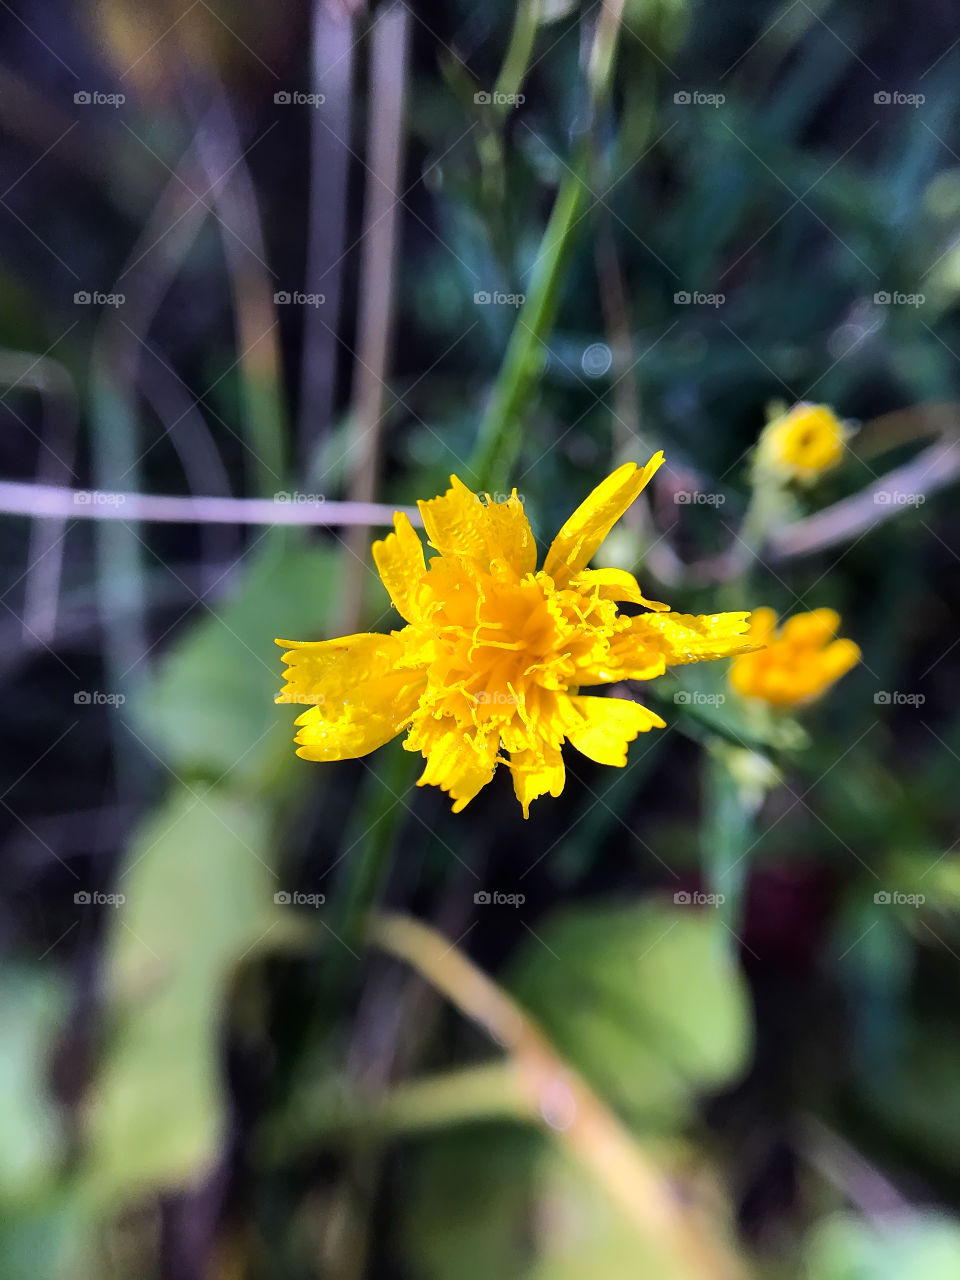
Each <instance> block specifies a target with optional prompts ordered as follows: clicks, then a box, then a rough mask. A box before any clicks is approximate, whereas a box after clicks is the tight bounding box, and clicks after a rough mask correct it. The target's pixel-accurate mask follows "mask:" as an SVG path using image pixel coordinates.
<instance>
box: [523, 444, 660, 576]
mask: <svg viewBox="0 0 960 1280" xmlns="http://www.w3.org/2000/svg"><path fill="white" fill-rule="evenodd" d="M662 463H663V454H662V453H655V454H654V455H653V457H652V458H651V459H650V461H649V462H648V463H647V465H646V466H645V467H644V468H643V469H642V470H641V469H639V468H638V467H637V464H636V463H635V462H627V463H625V464H624V465H623V466H622V467H618V468H617V470H616V471H614V472H613V474H612V475H609V476H607V478H606V480H604V481H603V483H602V484H599V485H597V487H596V488H595V489H594V490H593V492H592V493H591V494H590V495H589V497H588V498H587V499H586V500H585V501H584V502H581V504H580V506H579V507H577V509H576V511H575V512H574V513H573V515H572V516H571V517H570V519H569V520H568V521H567V522H566V523H565V524H564V526H563V528H562V529H561V530H560V532H559V533H558V534H557V536H556V537H555V538H554V540H553V542H552V544H551V546H550V550H549V551H548V552H547V558H546V560H545V561H544V563H543V568H544V572H546V573H548V574H549V575H550V577H551V578H553V580H554V582H555V583H556V584H557V586H565V585H566V583H567V581H568V580H569V579H570V577H571V576H572V575H573V574H575V573H577V571H578V570H580V569H584V568H586V566H587V565H588V564H589V563H590V560H591V559H592V558H593V555H594V553H595V552H596V550H597V548H598V547H599V546H600V543H601V542H603V540H604V538H605V537H606V536H607V534H608V533H609V532H610V530H611V529H612V528H613V526H614V525H615V524H616V523H617V521H618V520H619V519H620V517H621V516H622V515H623V513H624V512H625V511H626V509H627V507H629V506H630V504H631V503H632V502H633V501H634V500H635V499H636V497H637V495H638V494H639V493H640V491H641V490H642V489H643V488H644V486H645V485H646V484H647V482H648V481H649V480H650V478H651V476H653V475H654V473H655V472H656V471H657V470H658V469H659V467H660V466H661V464H662Z"/></svg>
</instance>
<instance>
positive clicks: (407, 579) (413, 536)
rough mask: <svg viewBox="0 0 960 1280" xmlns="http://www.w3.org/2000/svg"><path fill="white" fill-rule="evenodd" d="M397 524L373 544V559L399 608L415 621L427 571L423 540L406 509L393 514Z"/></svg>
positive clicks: (404, 615)
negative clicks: (419, 596)
mask: <svg viewBox="0 0 960 1280" xmlns="http://www.w3.org/2000/svg"><path fill="white" fill-rule="evenodd" d="M393 527H394V530H395V532H393V533H388V534H387V536H386V537H385V538H384V539H382V541H380V542H375V543H374V544H373V559H374V563H375V564H376V566H377V570H378V572H379V574H380V579H381V581H382V582H383V585H384V586H385V587H386V588H387V590H388V591H389V592H390V599H391V600H392V601H393V603H394V605H395V607H396V609H397V612H398V613H399V614H400V616H401V617H402V618H406V620H407V621H408V622H412V621H413V620H414V618H415V617H416V616H417V605H416V601H417V591H418V589H419V586H420V580H421V578H422V577H423V575H424V574H425V573H426V571H427V566H426V563H425V561H424V558H423V543H422V542H421V541H420V538H419V536H418V534H417V531H416V530H415V529H414V527H413V525H412V524H411V523H410V520H409V518H408V517H407V516H406V515H405V514H404V513H403V512H402V511H398V512H397V514H396V515H395V516H394V517H393Z"/></svg>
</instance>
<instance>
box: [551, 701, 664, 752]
mask: <svg viewBox="0 0 960 1280" xmlns="http://www.w3.org/2000/svg"><path fill="white" fill-rule="evenodd" d="M564 727H565V729H566V732H567V737H568V738H569V739H570V741H571V742H572V743H573V745H574V746H575V747H576V748H577V750H578V751H579V752H581V753H582V754H583V755H585V756H589V758H590V759H591V760H596V762H597V764H609V765H615V766H617V767H618V768H622V767H623V766H624V765H625V764H626V763H627V743H628V742H632V741H633V740H634V738H635V737H636V736H637V734H638V733H646V732H647V730H648V729H654V728H656V729H663V728H665V727H666V721H665V720H662V719H661V718H660V716H658V715H657V714H656V713H655V712H653V711H650V710H649V709H648V708H647V707H644V706H641V704H640V703H639V702H630V701H629V700H628V699H626V698H592V697H573V698H567V699H566V706H565V707H564Z"/></svg>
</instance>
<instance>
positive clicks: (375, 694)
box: [277, 453, 751, 817]
mask: <svg viewBox="0 0 960 1280" xmlns="http://www.w3.org/2000/svg"><path fill="white" fill-rule="evenodd" d="M662 462H663V454H662V453H658V454H656V455H655V456H654V457H653V458H651V459H650V461H649V462H648V463H647V465H646V466H645V467H643V468H638V467H637V465H636V464H635V463H632V462H631V463H627V464H626V465H625V466H622V467H620V468H619V469H618V470H616V471H614V472H613V474H612V475H610V476H608V477H607V479H606V480H604V481H603V483H602V484H600V485H598V487H597V488H596V489H594V491H593V492H592V493H591V494H590V496H589V497H588V498H587V500H586V501H585V502H584V503H582V505H581V506H580V507H578V508H577V510H576V511H575V512H574V513H573V515H572V516H571V517H570V519H569V520H568V521H567V522H566V524H565V525H564V526H563V528H562V529H561V530H560V532H559V533H558V534H557V536H556V538H554V540H553V543H552V545H551V547H550V549H549V551H548V552H547V557H546V560H545V561H544V564H543V568H542V569H540V570H539V571H538V570H537V548H536V544H535V542H534V539H533V534H532V532H531V530H530V525H529V523H528V521H527V517H526V515H525V514H524V510H523V504H522V502H520V500H519V499H518V498H517V495H516V490H514V492H513V493H512V494H511V496H510V497H509V498H508V499H507V501H505V502H493V501H491V500H490V498H489V495H487V496H486V498H485V500H481V499H479V498H478V497H477V496H476V495H475V494H474V493H472V492H471V491H470V490H469V489H468V488H467V487H466V485H464V484H463V483H462V482H461V481H460V480H458V479H457V477H456V476H451V478H450V483H451V488H450V489H448V490H447V492H446V493H445V494H443V495H442V496H440V497H438V498H434V499H433V500H432V501H430V502H421V503H420V504H419V506H420V511H421V514H422V516H423V523H424V526H425V528H426V532H427V536H428V538H429V539H430V544H431V545H432V546H433V547H434V548H435V550H436V551H437V552H439V554H438V555H436V556H434V557H433V558H432V559H431V560H430V561H429V563H427V562H426V561H425V559H424V552H423V544H422V543H421V541H420V538H419V536H418V535H417V533H416V532H415V530H414V528H413V526H412V525H411V523H410V521H409V520H408V519H407V517H406V515H404V514H402V513H400V512H398V513H397V515H396V516H395V518H394V529H395V532H393V533H391V534H389V535H388V536H387V537H386V538H384V539H383V541H382V542H376V543H374V545H373V556H374V560H375V561H376V564H377V568H378V570H379V571H380V577H381V578H382V580H383V583H384V585H385V586H386V588H387V590H388V592H389V593H390V597H391V599H392V600H393V603H394V605H395V606H396V608H397V610H398V612H399V613H400V614H401V616H402V617H403V618H404V619H405V620H406V622H407V625H406V626H405V627H403V628H402V629H401V630H399V631H393V632H391V633H390V634H389V635H370V634H368V635H354V636H346V637H344V638H343V639H340V640H327V641H321V642H319V643H313V642H309V641H296V640H278V641H277V644H279V645H282V646H283V647H285V648H287V649H288V650H289V652H288V653H285V654H284V655H283V656H284V661H285V662H286V663H287V664H288V670H287V684H286V685H285V687H284V689H283V692H282V693H281V694H280V696H279V698H278V699H277V701H278V702H289V703H299V704H307V705H308V706H309V709H308V710H307V711H305V712H304V713H303V714H302V715H301V716H300V718H299V719H298V720H297V725H298V726H299V727H300V732H299V733H298V734H297V737H296V741H297V743H298V744H299V747H298V751H297V754H298V755H300V756H303V757H305V758H306V759H308V760H345V759H354V758H356V757H358V756H362V755H366V754H367V752H370V751H373V750H374V749H375V748H377V747H379V746H382V745H383V744H384V743H385V742H387V741H388V740H389V739H390V738H393V737H395V736H396V735H397V734H399V733H402V732H403V731H404V730H407V731H408V733H407V738H406V741H405V742H404V746H405V748H406V749H407V750H408V751H420V752H421V753H422V754H423V756H424V757H425V759H426V761H427V764H426V768H425V769H424V771H423V774H422V776H421V777H420V780H419V785H421V786H422V785H424V784H433V785H435V786H438V787H442V788H443V790H444V791H446V792H447V793H448V794H449V795H450V797H451V798H452V799H453V802H454V804H453V809H454V812H455V813H456V812H459V811H460V810H461V809H463V808H464V806H465V805H467V804H468V803H469V802H470V801H471V800H472V799H473V797H474V796H475V795H476V794H477V792H478V791H479V790H480V789H481V787H483V786H485V785H486V784H487V783H488V782H489V781H490V779H491V778H492V777H493V774H494V770H495V769H496V767H497V764H498V763H500V762H501V761H502V762H503V763H506V764H509V767H510V771H511V774H512V776H513V785H514V790H515V792H516V795H517V799H518V800H519V801H520V804H521V805H522V806H523V813H524V817H527V816H529V806H530V802H531V801H532V800H535V799H536V798H537V797H538V796H541V795H543V794H544V793H546V792H549V793H550V795H553V796H558V795H559V794H560V792H561V790H562V789H563V783H564V765H563V758H562V756H561V753H560V747H561V744H562V743H563V741H564V739H568V740H569V741H570V742H572V743H573V745H574V746H575V747H576V748H577V750H578V751H581V752H582V753H583V754H584V755H586V756H589V758H590V759H591V760H596V761H599V762H600V763H601V764H610V765H618V766H622V765H624V764H625V763H626V759H627V743H628V742H632V741H633V739H634V738H635V737H636V736H637V734H638V733H643V732H645V731H646V730H648V729H652V728H654V727H657V728H662V727H663V726H664V721H663V720H661V718H660V717H659V716H658V715H656V714H655V713H654V712H652V711H649V710H648V709H647V708H646V707H643V706H641V705H640V704H639V703H636V702H632V701H630V700H628V699H624V698H604V697H585V696H583V695H582V694H581V693H580V689H581V688H582V687H584V686H587V687H589V686H590V685H600V684H609V683H611V682H613V681H619V680H651V679H653V678H654V677H655V676H659V675H662V674H663V672H664V670H665V669H666V668H667V666H672V665H674V664H680V663H687V662H699V661H701V660H703V659H706V658H721V657H726V656H728V655H730V654H734V653H739V652H741V651H742V650H744V649H745V648H746V647H747V646H748V645H749V644H750V643H751V642H750V640H749V639H747V638H745V636H744V632H746V630H747V627H748V619H749V614H748V613H719V614H709V615H705V616H693V615H691V614H682V613H671V612H669V606H668V605H665V604H660V603H658V602H657V601H653V600H647V599H646V598H645V597H644V595H643V594H642V593H641V590H640V587H639V585H638V583H637V581H636V579H635V578H634V577H633V576H632V575H631V574H629V573H627V572H625V571H624V570H622V569H588V568H587V564H588V563H589V561H590V560H591V558H592V557H593V555H594V553H595V552H596V550H597V548H598V547H599V546H600V544H601V542H602V541H603V539H604V538H605V537H606V536H607V534H608V533H609V532H610V529H611V528H612V527H613V525H614V524H615V523H616V521H617V520H619V518H620V516H621V515H622V514H623V512H624V511H625V510H626V509H627V507H628V506H629V505H630V504H631V503H632V502H633V500H634V499H635V498H636V497H637V495H638V494H639V493H640V491H641V489H643V487H644V485H646V483H647V481H648V480H649V479H650V477H651V476H652V475H653V474H654V472H655V471H656V470H657V468H658V467H659V466H660V464H661V463H662ZM623 601H627V602H629V603H630V604H631V605H635V606H641V607H644V608H645V609H646V610H648V612H643V613H638V614H637V615H636V616H633V617H631V616H627V615H624V614H623V613H621V612H620V610H619V608H618V602H623ZM501 752H507V753H509V760H505V759H504V757H503V756H502V755H501Z"/></svg>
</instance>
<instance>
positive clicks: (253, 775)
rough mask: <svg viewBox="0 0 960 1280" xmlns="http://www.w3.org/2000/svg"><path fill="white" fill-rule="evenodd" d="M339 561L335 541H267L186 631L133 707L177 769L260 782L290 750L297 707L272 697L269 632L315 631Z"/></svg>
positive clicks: (294, 636) (332, 602)
mask: <svg viewBox="0 0 960 1280" xmlns="http://www.w3.org/2000/svg"><path fill="white" fill-rule="evenodd" d="M339 563H340V562H339V557H338V552H337V550H336V549H334V548H333V547H325V546H322V547H313V546H311V547H306V546H299V547H296V548H295V549H293V550H289V551H285V550H284V546H283V544H282V543H281V542H280V541H277V542H274V541H270V540H268V543H267V544H266V545H265V546H264V547H263V548H262V549H261V550H260V551H258V552H256V553H254V554H252V555H251V558H250V562H249V565H248V567H247V569H246V571H245V574H244V578H243V582H242V585H241V587H240V589H239V590H238V591H237V593H236V594H235V595H234V596H233V597H232V598H231V599H230V600H228V601H227V602H226V603H223V604H218V605H217V607H216V609H215V610H213V609H211V610H208V612H207V614H206V616H205V617H204V618H203V619H202V620H201V621H200V622H199V623H198V625H196V626H195V627H188V628H187V629H186V631H185V634H184V638H183V639H182V640H180V641H178V642H177V643H176V644H175V645H174V646H173V648H172V649H171V650H170V652H169V653H168V654H167V655H166V656H165V658H164V660H163V662H162V663H161V664H160V667H159V670H158V671H157V673H156V675H155V676H154V677H153V678H152V679H151V680H150V682H149V684H148V685H147V687H146V688H145V689H144V691H143V693H142V694H141V695H139V696H138V697H137V698H136V699H135V701H134V704H133V712H134V715H135V716H136V717H137V719H138V721H139V723H140V725H141V728H142V732H143V733H144V734H145V735H146V736H147V737H148V738H149V739H150V740H151V741H152V742H153V744H154V745H155V747H156V749H157V750H158V751H159V753H160V754H161V755H162V756H163V758H164V759H165V760H166V761H167V763H168V764H169V765H170V766H171V768H172V769H173V770H174V772H175V773H177V774H178V775H179V776H184V775H187V776H190V775H193V776H200V777H208V778H214V779H216V778H219V777H220V776H221V775H223V774H225V773H227V772H229V773H231V775H232V778H233V779H234V781H236V782H250V783H258V782H261V783H262V782H264V781H265V780H267V779H269V778H270V777H271V776H272V771H273V770H274V769H275V768H276V767H277V766H278V762H281V761H283V760H285V759H286V758H287V756H289V755H291V754H292V747H291V745H290V743H291V739H292V738H293V735H294V732H295V730H294V728H293V721H294V719H295V718H296V716H295V715H294V714H291V713H292V712H295V711H296V708H290V707H278V706H276V705H275V703H274V698H275V696H276V694H277V693H278V692H279V689H280V686H281V684H282V683H283V676H282V672H283V665H282V662H281V657H280V650H279V649H278V648H277V646H276V645H275V644H274V638H275V637H280V638H281V639H285V640H301V639H311V638H317V639H321V638H322V635H321V631H322V624H323V623H324V621H325V620H327V619H328V618H329V617H330V616H331V613H332V611H333V609H334V608H335V607H336V604H337V601H338V598H339V593H338V580H339V579H338V565H339ZM384 604H386V600H384Z"/></svg>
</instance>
